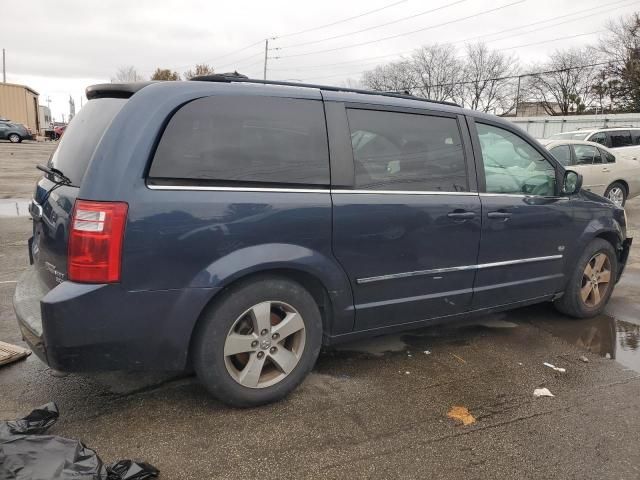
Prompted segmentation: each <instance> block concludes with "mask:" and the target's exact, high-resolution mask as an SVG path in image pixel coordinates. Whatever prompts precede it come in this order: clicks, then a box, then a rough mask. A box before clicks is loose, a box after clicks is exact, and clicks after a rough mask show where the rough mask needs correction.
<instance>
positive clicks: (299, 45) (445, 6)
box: [275, 0, 469, 50]
mask: <svg viewBox="0 0 640 480" xmlns="http://www.w3.org/2000/svg"><path fill="white" fill-rule="evenodd" d="M468 1H469V0H456V1H455V2H451V3H447V4H446V5H442V6H440V7H437V8H432V9H430V10H425V11H424V12H419V13H416V14H414V15H409V16H407V17H402V18H399V19H397V20H392V21H391V22H386V23H381V24H379V25H373V26H372V27H367V28H363V29H361V30H356V31H353V32H347V33H341V34H339V35H334V36H332V37H325V38H321V39H318V40H310V41H308V42H302V43H296V44H294V45H285V46H283V47H278V48H276V49H275V50H284V49H286V48H294V47H301V46H303V45H312V44H314V43H321V42H327V41H329V40H335V39H336V38H344V37H349V36H351V35H357V34H358V33H362V32H368V31H370V30H375V29H376V28H382V27H386V26H389V25H393V24H396V23H400V22H404V21H405V20H410V19H412V18H416V17H420V16H422V15H426V14H427V13H433V12H437V11H438V10H444V9H445V8H449V7H452V6H454V5H457V4H459V3H464V2H468Z"/></svg>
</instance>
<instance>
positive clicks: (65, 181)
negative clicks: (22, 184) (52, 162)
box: [36, 164, 71, 185]
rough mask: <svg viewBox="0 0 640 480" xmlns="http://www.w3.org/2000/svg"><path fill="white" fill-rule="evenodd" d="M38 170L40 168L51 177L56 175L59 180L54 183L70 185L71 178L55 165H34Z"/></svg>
mask: <svg viewBox="0 0 640 480" xmlns="http://www.w3.org/2000/svg"><path fill="white" fill-rule="evenodd" d="M36 168H37V169H38V170H42V171H43V172H44V173H47V174H49V175H51V176H52V177H58V178H59V179H60V180H61V181H60V182H56V183H62V184H63V185H71V179H70V178H69V177H67V176H66V175H65V174H64V173H62V172H61V171H60V170H58V169H57V168H55V167H47V166H46V165H42V164H40V165H36Z"/></svg>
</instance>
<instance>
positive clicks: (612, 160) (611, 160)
mask: <svg viewBox="0 0 640 480" xmlns="http://www.w3.org/2000/svg"><path fill="white" fill-rule="evenodd" d="M598 150H600V156H601V157H602V158H603V159H604V162H603V163H616V157H614V156H613V155H612V154H610V153H609V152H607V151H605V150H603V149H601V148H599V149H598Z"/></svg>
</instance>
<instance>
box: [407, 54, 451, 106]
mask: <svg viewBox="0 0 640 480" xmlns="http://www.w3.org/2000/svg"><path fill="white" fill-rule="evenodd" d="M410 65H411V68H412V70H413V81H414V82H415V87H414V89H415V93H416V95H419V96H421V97H425V98H429V99H431V100H437V101H443V100H453V99H454V97H455V92H456V87H457V82H459V81H461V79H462V62H461V61H460V60H459V59H458V58H456V50H455V48H454V47H453V45H449V44H442V45H439V44H434V45H426V46H423V47H421V48H419V49H418V50H416V51H415V52H414V54H413V55H412V57H411V64H410Z"/></svg>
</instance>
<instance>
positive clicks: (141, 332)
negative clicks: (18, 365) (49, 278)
mask: <svg viewBox="0 0 640 480" xmlns="http://www.w3.org/2000/svg"><path fill="white" fill-rule="evenodd" d="M214 293H215V291H214V290H212V289H205V288H198V289H181V290H156V291H144V292H142V291H136V292H130V291H126V290H124V289H123V288H121V286H120V285H117V284H112V285H86V284H78V283H74V282H63V283H61V284H59V285H57V286H56V287H55V288H53V289H51V290H48V291H47V289H46V286H43V285H42V284H41V283H40V282H39V280H38V275H37V272H36V270H35V268H34V267H31V268H30V269H29V270H28V271H27V272H26V273H25V274H24V275H23V276H22V277H21V279H20V281H19V282H18V285H17V287H16V293H15V295H14V300H13V303H14V309H15V312H16V317H17V319H18V325H19V326H20V330H21V331H22V335H23V338H24V339H25V341H26V342H27V343H28V344H29V345H30V347H31V348H32V349H33V351H34V352H35V353H36V355H37V356H38V357H39V358H40V359H41V360H42V361H43V362H44V363H46V364H47V365H49V366H50V367H52V368H54V369H56V370H60V371H64V372H79V371H98V370H134V369H144V370H166V371H177V370H183V369H184V368H185V367H186V365H187V360H188V352H189V343H190V339H191V332H192V331H193V328H194V326H195V322H196V321H197V319H198V316H199V314H200V312H201V311H202V308H203V307H204V305H206V303H207V301H208V299H209V298H211V295H213V294H214Z"/></svg>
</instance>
